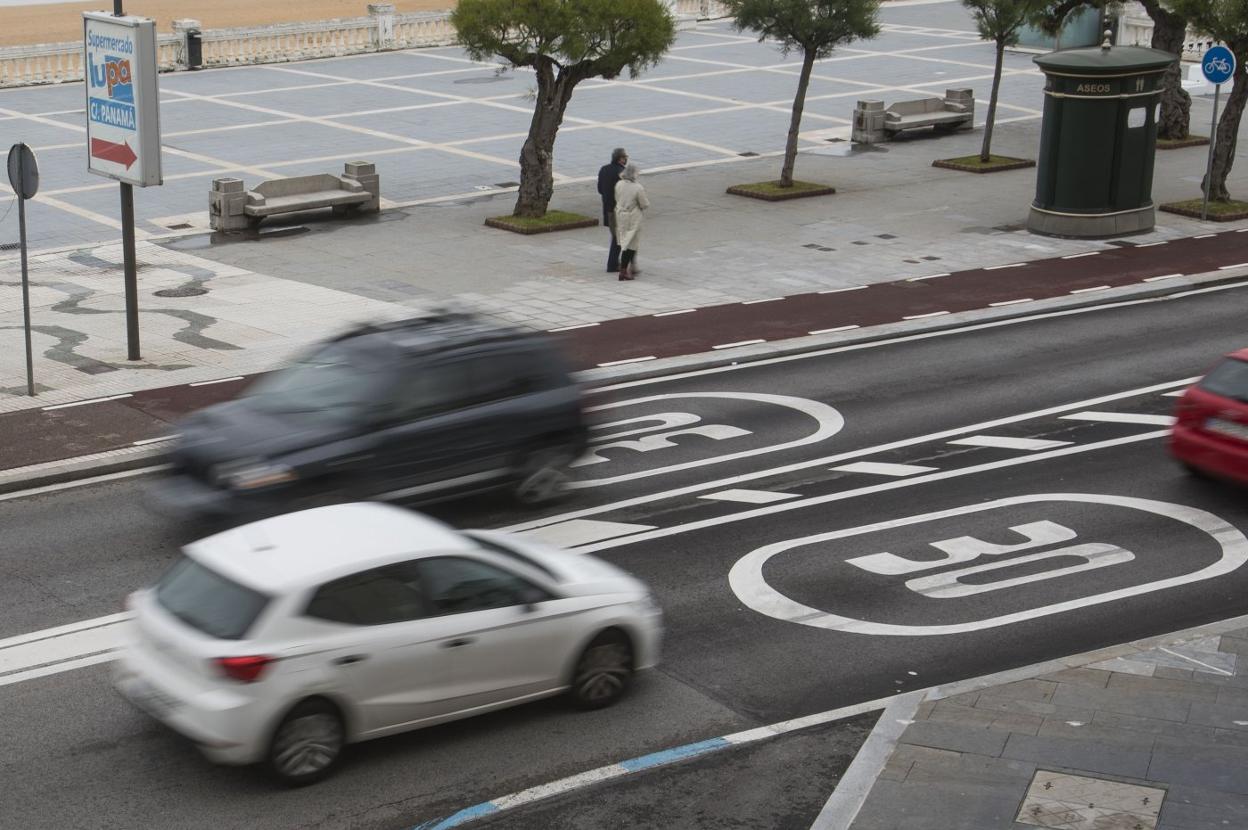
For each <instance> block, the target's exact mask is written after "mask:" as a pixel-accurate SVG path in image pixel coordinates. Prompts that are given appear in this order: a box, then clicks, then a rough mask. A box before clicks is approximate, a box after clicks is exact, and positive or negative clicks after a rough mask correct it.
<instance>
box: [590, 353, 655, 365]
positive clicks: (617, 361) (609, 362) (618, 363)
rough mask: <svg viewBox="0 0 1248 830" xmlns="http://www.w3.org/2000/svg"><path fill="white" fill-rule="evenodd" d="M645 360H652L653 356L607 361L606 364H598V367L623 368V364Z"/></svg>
mask: <svg viewBox="0 0 1248 830" xmlns="http://www.w3.org/2000/svg"><path fill="white" fill-rule="evenodd" d="M646 360H654V355H652V354H648V355H646V356H645V357H630V358H628V359H627V360H609V361H607V362H606V363H599V364H598V365H599V367H602V368H606V367H607V366H623V365H624V364H625V363H641V362H643V361H646Z"/></svg>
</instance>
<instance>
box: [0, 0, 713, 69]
mask: <svg viewBox="0 0 1248 830" xmlns="http://www.w3.org/2000/svg"><path fill="white" fill-rule="evenodd" d="M667 3H668V6H669V8H671V10H672V13H673V15H674V16H675V17H676V18H677V19H678V20H681V21H687V22H689V24H690V25H692V22H693V21H696V20H699V19H701V20H709V19H716V18H721V17H726V16H727V14H728V10H727V7H726V6H724V4H723V3H721V2H719V0H667ZM198 29H199V23H198V21H195V20H176V21H174V31H173V32H172V33H168V34H158V35H157V49H156V57H157V62H158V64H159V65H160V70H161V71H162V72H171V71H176V70H179V69H187V68H189V67H188V64H187V50H186V37H187V32H189V31H192V30H198ZM200 37H201V39H202V44H203V64H202V65H203V66H206V67H210V66H238V65H242V64H258V63H281V62H284V61H297V60H308V59H310V58H331V57H340V56H342V55H358V54H363V53H365V52H384V51H389V50H393V49H412V48H416V47H421V46H451V45H453V44H454V43H455V40H456V35H455V28H454V27H453V26H452V25H451V21H450V12H407V13H403V14H399V13H397V12H396V11H395V8H394V6H393V5H392V4H390V3H371V4H369V6H368V14H367V15H366V16H364V17H349V18H340V19H337V20H317V21H311V22H306V23H283V24H279V25H274V26H260V27H249V28H239V29H206V30H203V31H202V32H201V33H200ZM82 51H83V50H82V43H81V42H80V41H71V42H69V43H41V44H36V45H34V46H8V47H4V48H0V88H3V87H15V86H31V85H34V84H57V83H64V82H67V81H81V80H82V79H83V69H82Z"/></svg>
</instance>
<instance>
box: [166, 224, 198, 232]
mask: <svg viewBox="0 0 1248 830" xmlns="http://www.w3.org/2000/svg"><path fill="white" fill-rule="evenodd" d="M165 227H167V228H169V230H171V231H185V230H190V229H191V227H192V225H191V223H190V222H179V223H178V224H176V225H166V226H165Z"/></svg>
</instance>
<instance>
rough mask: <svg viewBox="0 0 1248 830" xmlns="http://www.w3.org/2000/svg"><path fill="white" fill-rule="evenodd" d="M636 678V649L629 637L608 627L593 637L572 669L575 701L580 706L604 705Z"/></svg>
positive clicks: (592, 707) (620, 695) (598, 706)
mask: <svg viewBox="0 0 1248 830" xmlns="http://www.w3.org/2000/svg"><path fill="white" fill-rule="evenodd" d="M632 678H633V652H632V649H631V648H630V647H629V644H628V639H627V638H626V637H625V636H624V635H623V634H620V633H619V632H616V631H609V632H604V633H602V634H599V635H598V636H597V637H596V638H594V640H593V642H591V643H590V644H589V645H588V646H586V647H585V651H583V652H581V656H580V659H578V660H577V661H576V668H574V669H573V670H572V689H571V692H570V694H571V697H572V702H573V704H575V705H576V706H577V707H578V708H580V709H601V708H603V707H604V706H610V705H611V704H612V703H615V702H616V701H617V700H619V699H620V698H621V697H623V696H624V693H625V692H626V691H628V685H629V682H630V681H631V680H632Z"/></svg>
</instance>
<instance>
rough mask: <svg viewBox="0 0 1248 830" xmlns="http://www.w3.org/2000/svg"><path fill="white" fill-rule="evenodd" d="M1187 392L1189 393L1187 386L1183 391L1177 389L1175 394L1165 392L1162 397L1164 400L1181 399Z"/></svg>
mask: <svg viewBox="0 0 1248 830" xmlns="http://www.w3.org/2000/svg"><path fill="white" fill-rule="evenodd" d="M1186 391H1187V387H1186V386H1185V387H1183V388H1182V389H1175V390H1174V391H1173V392H1165V393H1163V394H1162V397H1163V398H1179V397H1182V395H1183V393H1184V392H1186Z"/></svg>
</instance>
